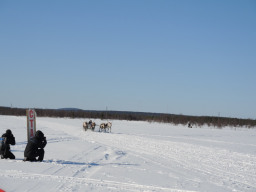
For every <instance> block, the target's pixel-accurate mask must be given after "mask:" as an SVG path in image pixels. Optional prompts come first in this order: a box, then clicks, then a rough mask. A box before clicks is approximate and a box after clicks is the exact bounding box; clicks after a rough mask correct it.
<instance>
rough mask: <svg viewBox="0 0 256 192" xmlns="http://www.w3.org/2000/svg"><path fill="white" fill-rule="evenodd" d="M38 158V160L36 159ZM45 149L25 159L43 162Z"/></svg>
mask: <svg viewBox="0 0 256 192" xmlns="http://www.w3.org/2000/svg"><path fill="white" fill-rule="evenodd" d="M37 157H38V159H36V158H37ZM43 160H44V149H38V150H37V152H36V153H35V154H33V155H30V156H29V157H25V161H43Z"/></svg>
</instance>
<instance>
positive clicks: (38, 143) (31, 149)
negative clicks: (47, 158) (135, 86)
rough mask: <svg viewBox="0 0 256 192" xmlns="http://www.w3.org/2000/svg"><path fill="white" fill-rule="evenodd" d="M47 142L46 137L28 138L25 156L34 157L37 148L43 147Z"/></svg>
mask: <svg viewBox="0 0 256 192" xmlns="http://www.w3.org/2000/svg"><path fill="white" fill-rule="evenodd" d="M46 144H47V141H46V138H45V137H43V138H39V137H33V138H32V139H30V140H29V142H28V144H27V146H26V149H25V151H24V156H25V157H34V156H35V155H36V154H37V151H38V149H40V148H41V149H43V148H44V147H45V146H46Z"/></svg>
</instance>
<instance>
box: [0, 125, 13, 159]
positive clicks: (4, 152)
mask: <svg viewBox="0 0 256 192" xmlns="http://www.w3.org/2000/svg"><path fill="white" fill-rule="evenodd" d="M2 137H3V138H4V139H5V140H4V145H3V146H2V148H1V159H8V158H10V159H15V155H13V153H12V152H11V147H10V145H15V144H16V142H15V137H14V136H13V134H12V131H11V130H10V129H7V130H6V132H5V133H4V134H3V135H2Z"/></svg>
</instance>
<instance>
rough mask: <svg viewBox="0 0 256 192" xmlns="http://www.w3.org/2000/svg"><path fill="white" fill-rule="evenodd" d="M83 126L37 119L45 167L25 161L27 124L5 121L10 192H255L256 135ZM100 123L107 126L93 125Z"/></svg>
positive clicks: (142, 125) (4, 182) (1, 179)
mask: <svg viewBox="0 0 256 192" xmlns="http://www.w3.org/2000/svg"><path fill="white" fill-rule="evenodd" d="M83 121H85V119H62V118H37V129H40V130H42V131H43V132H44V133H45V135H46V137H47V141H48V144H47V146H46V148H45V151H46V154H45V159H44V161H43V162H41V163H39V162H32V163H31V162H23V161H22V159H23V152H24V149H25V146H26V118H25V117H12V116H0V130H1V132H4V131H5V130H6V129H11V130H12V131H13V133H14V136H15V137H16V145H15V146H11V149H12V152H13V153H14V154H15V156H16V160H1V161H0V162H1V163H0V188H1V189H4V190H6V191H8V192H9V191H15V192H21V191H33V192H34V191H39V192H43V191H79V192H80V191H112V192H117V191H128V192H138V191H157V192H158V191H160V192H161V191H163V192H165V191H166V192H169V191H170V192H190V191H209V192H215V191H219V192H227V191H230V192H231V191H232V192H233V191H241V192H254V191H256V184H255V183H256V165H255V162H256V151H255V146H256V141H255V136H256V130H249V129H240V130H232V129H223V130H216V129H212V128H209V127H204V128H201V129H200V128H193V129H188V128H187V127H183V126H172V125H170V124H159V123H147V122H133V121H117V120H116V121H114V122H113V127H112V128H113V129H112V130H113V132H112V133H100V132H97V130H96V132H92V131H87V132H84V131H83V129H82V122H83ZM95 121H96V123H97V124H100V122H101V120H99V119H95Z"/></svg>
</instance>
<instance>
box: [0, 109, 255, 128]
mask: <svg viewBox="0 0 256 192" xmlns="http://www.w3.org/2000/svg"><path fill="white" fill-rule="evenodd" d="M35 110H36V113H37V116H38V117H68V118H87V119H102V120H103V119H108V120H113V119H117V120H133V121H149V122H163V123H171V124H175V125H178V124H182V125H188V124H190V125H192V127H193V126H199V127H200V126H202V125H205V124H206V125H208V126H214V127H218V128H221V127H225V126H232V127H248V128H252V127H256V120H253V119H239V118H227V117H213V116H187V115H174V114H164V113H144V112H128V111H91V110H80V109H37V108H36V109H35ZM0 115H15V116H26V109H24V108H10V107H0Z"/></svg>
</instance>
